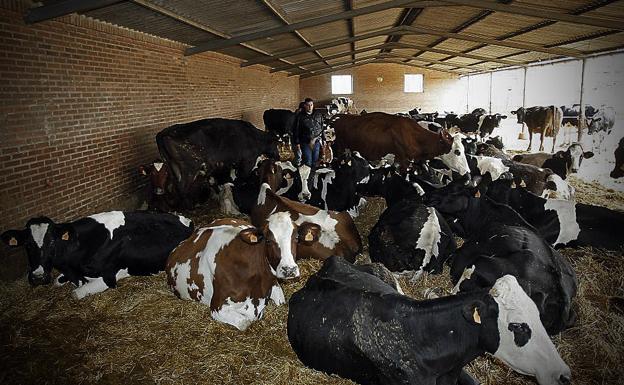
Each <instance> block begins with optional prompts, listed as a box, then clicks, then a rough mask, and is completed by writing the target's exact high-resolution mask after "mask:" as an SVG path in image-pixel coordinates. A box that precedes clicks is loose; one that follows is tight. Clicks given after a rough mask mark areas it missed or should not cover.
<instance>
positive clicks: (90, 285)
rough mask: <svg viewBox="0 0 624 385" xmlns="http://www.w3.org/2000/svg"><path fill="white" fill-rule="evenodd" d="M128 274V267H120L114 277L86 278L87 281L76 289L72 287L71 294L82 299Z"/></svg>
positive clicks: (101, 290) (113, 283) (103, 289)
mask: <svg viewBox="0 0 624 385" xmlns="http://www.w3.org/2000/svg"><path fill="white" fill-rule="evenodd" d="M129 276H130V275H129V274H128V269H122V270H119V271H118V272H117V274H116V275H115V276H114V277H106V278H103V277H97V278H87V283H85V284H84V285H82V286H80V287H79V288H77V289H74V291H73V293H72V295H73V296H74V298H76V299H82V298H84V297H86V296H88V295H91V294H96V293H101V292H103V291H105V290H106V289H108V288H109V287H115V286H117V281H118V280H120V279H123V278H127V277H129ZM111 285H112V286H111Z"/></svg>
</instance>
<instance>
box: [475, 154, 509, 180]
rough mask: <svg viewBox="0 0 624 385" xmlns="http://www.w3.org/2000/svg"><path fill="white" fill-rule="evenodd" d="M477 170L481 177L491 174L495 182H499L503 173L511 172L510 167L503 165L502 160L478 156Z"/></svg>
mask: <svg viewBox="0 0 624 385" xmlns="http://www.w3.org/2000/svg"><path fill="white" fill-rule="evenodd" d="M477 168H478V169H479V172H480V173H481V175H485V174H486V173H488V172H489V173H490V176H491V177H492V180H493V181H495V180H498V178H500V176H501V175H503V173H505V172H508V171H509V167H507V166H505V165H504V164H503V160H502V159H498V158H494V157H491V156H477Z"/></svg>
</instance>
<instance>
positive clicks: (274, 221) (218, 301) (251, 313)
mask: <svg viewBox="0 0 624 385" xmlns="http://www.w3.org/2000/svg"><path fill="white" fill-rule="evenodd" d="M289 226H290V227H292V222H291V220H290V218H289V216H288V215H282V216H281V217H279V216H278V217H274V218H271V219H270V220H269V223H268V224H267V225H265V226H264V231H262V230H261V229H259V228H256V227H253V226H251V225H250V224H249V223H248V222H246V221H243V220H239V219H232V218H225V219H218V220H216V221H213V222H212V223H210V224H209V225H208V226H207V227H203V228H200V229H197V230H195V232H194V233H193V234H192V235H191V236H190V237H189V238H188V239H186V240H185V241H183V242H182V243H180V245H179V246H178V247H177V248H176V249H175V250H173V252H171V254H170V255H169V258H168V259H167V267H166V272H167V283H168V284H169V287H170V288H171V289H172V290H173V292H174V293H175V295H176V296H178V297H179V298H181V299H188V300H193V301H198V302H201V303H203V304H206V305H208V306H210V312H211V316H212V318H214V319H216V320H217V321H221V322H224V323H227V324H230V325H233V326H235V327H236V328H238V329H239V330H245V329H246V328H247V327H248V326H249V325H250V324H251V323H252V322H253V321H255V320H258V319H260V318H261V317H262V314H263V311H264V308H265V306H266V305H267V302H268V300H269V299H271V300H273V302H275V304H276V305H281V304H283V303H284V302H285V300H284V293H283V292H282V289H281V287H280V286H279V284H278V282H277V278H292V277H296V276H299V268H298V267H297V265H296V264H295V260H294V256H293V253H292V252H291V250H294V247H295V244H296V238H295V236H294V235H292V234H287V239H286V242H281V238H283V237H282V236H281V234H282V233H283V232H281V230H282V228H284V227H289ZM284 246H286V247H284ZM285 249H287V250H285ZM284 273H286V274H284Z"/></svg>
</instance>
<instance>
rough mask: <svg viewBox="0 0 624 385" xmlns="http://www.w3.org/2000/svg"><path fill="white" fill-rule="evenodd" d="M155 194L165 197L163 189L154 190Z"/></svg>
mask: <svg viewBox="0 0 624 385" xmlns="http://www.w3.org/2000/svg"><path fill="white" fill-rule="evenodd" d="M154 194H155V195H165V189H164V188H162V187H155V188H154Z"/></svg>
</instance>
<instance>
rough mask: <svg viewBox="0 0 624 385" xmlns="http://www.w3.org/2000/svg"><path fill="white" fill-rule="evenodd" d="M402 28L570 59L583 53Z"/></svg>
mask: <svg viewBox="0 0 624 385" xmlns="http://www.w3.org/2000/svg"><path fill="white" fill-rule="evenodd" d="M404 28H405V29H406V30H408V31H412V32H416V33H425V34H429V35H437V36H443V37H446V38H452V39H458V40H467V41H474V42H477V43H485V44H490V45H497V46H502V47H509V48H516V49H521V50H528V51H536V52H544V53H549V54H552V55H561V56H571V57H579V58H580V57H583V53H582V52H581V51H578V50H574V49H567V48H566V49H564V48H545V47H542V46H539V45H535V44H528V43H518V42H513V41H499V40H496V39H490V38H484V37H479V36H474V35H468V34H464V33H462V34H459V33H453V32H446V31H442V30H439V29H435V28H425V27H416V26H410V27H404Z"/></svg>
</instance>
